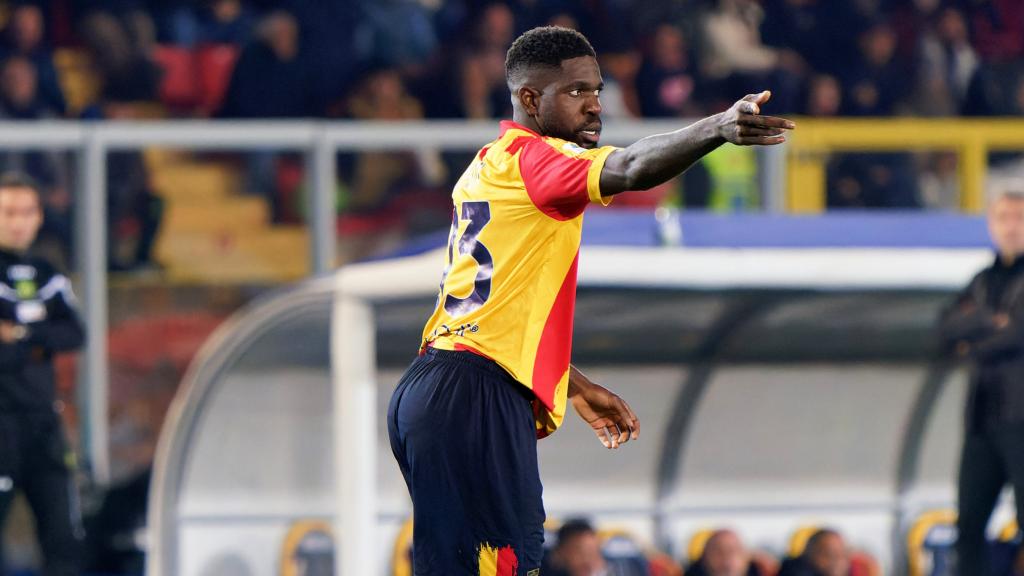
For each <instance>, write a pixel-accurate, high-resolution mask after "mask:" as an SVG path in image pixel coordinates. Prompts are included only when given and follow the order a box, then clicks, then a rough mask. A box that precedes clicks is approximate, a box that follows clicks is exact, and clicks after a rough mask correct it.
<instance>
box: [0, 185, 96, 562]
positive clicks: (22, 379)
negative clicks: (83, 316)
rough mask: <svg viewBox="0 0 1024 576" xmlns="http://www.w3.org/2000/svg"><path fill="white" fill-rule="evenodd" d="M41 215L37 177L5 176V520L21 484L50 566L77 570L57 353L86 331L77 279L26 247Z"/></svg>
mask: <svg viewBox="0 0 1024 576" xmlns="http://www.w3.org/2000/svg"><path fill="white" fill-rule="evenodd" d="M42 221H43V216H42V206H41V202H40V199H39V193H38V191H37V189H36V187H35V184H34V183H33V182H32V181H31V180H30V179H28V178H27V177H25V176H22V175H19V174H14V173H8V174H4V175H2V176H0V527H2V526H3V523H4V520H5V519H6V516H7V512H8V510H9V509H10V505H11V502H12V501H13V499H14V495H15V492H16V491H17V490H21V491H22V492H23V493H24V494H25V496H26V498H27V500H28V503H29V506H30V507H31V508H32V512H33V514H34V515H35V518H36V532H37V534H38V537H39V543H40V545H41V548H42V551H43V559H44V564H45V566H44V571H43V574H44V575H45V576H77V574H78V562H79V560H78V557H79V547H80V544H79V543H80V541H81V539H82V529H81V522H80V519H79V510H78V505H77V496H76V492H75V489H74V485H73V478H72V474H71V468H72V465H73V457H72V455H71V452H70V451H69V450H68V447H67V443H66V442H65V439H64V433H63V429H62V427H61V420H60V415H59V414H58V410H59V408H58V404H57V401H56V395H55V391H54V371H53V361H52V360H53V355H54V353H56V352H62V351H68V350H74V349H76V348H79V347H80V346H81V345H82V342H83V340H84V331H83V329H82V324H81V321H80V320H79V318H78V314H77V313H76V312H75V308H74V296H73V295H72V293H71V283H70V282H69V281H68V279H67V278H66V277H65V276H63V275H62V274H60V273H58V272H57V271H55V270H54V268H53V267H52V266H50V265H49V264H48V263H46V262H44V261H42V260H39V259H36V258H33V257H31V256H28V255H27V253H26V252H27V250H28V248H29V246H31V245H32V242H33V241H34V240H35V237H36V233H37V232H38V231H39V226H40V225H41V224H42ZM2 573H4V563H3V559H2V558H0V574H2Z"/></svg>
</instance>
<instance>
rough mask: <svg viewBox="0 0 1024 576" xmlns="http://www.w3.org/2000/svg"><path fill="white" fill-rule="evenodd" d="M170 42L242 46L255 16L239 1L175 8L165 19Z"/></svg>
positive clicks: (205, 1) (221, 0)
mask: <svg viewBox="0 0 1024 576" xmlns="http://www.w3.org/2000/svg"><path fill="white" fill-rule="evenodd" d="M166 20H167V23H166V24H165V26H166V27H167V28H169V30H168V31H167V32H166V33H165V34H166V35H167V36H168V37H169V40H170V42H171V43H173V44H178V45H181V46H194V45H196V44H204V43H208V44H234V45H237V46H242V45H245V44H246V43H247V42H248V41H249V38H250V36H251V35H252V31H253V28H254V27H255V25H256V15H255V13H254V12H253V10H252V9H251V8H250V7H249V6H247V5H246V4H245V3H244V2H242V0H199V1H197V2H189V3H187V4H184V5H182V6H177V7H175V8H174V9H173V10H172V11H171V14H170V15H169V16H168V17H167V18H166Z"/></svg>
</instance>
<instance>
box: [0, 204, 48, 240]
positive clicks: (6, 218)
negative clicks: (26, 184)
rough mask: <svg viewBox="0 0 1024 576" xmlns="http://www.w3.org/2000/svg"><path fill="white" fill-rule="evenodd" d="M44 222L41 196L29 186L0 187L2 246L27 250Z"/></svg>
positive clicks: (0, 238)
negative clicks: (40, 204) (40, 203)
mask: <svg viewBox="0 0 1024 576" xmlns="http://www.w3.org/2000/svg"><path fill="white" fill-rule="evenodd" d="M42 224H43V210H42V207H41V206H39V197H38V196H37V195H36V193H35V192H34V191H32V190H31V189H29V188H4V189H0V247H2V248H6V249H8V250H15V251H19V252H21V251H24V250H27V249H28V247H29V246H31V245H32V242H34V241H35V239H36V233H37V232H39V227H40V226H41V225H42Z"/></svg>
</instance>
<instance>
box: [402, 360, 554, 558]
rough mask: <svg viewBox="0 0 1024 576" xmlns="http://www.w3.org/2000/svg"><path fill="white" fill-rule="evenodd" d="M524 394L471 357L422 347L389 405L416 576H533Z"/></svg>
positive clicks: (528, 409) (539, 544) (533, 462)
mask: <svg viewBox="0 0 1024 576" xmlns="http://www.w3.org/2000/svg"><path fill="white" fill-rule="evenodd" d="M531 398H532V395H531V392H530V391H529V390H527V389H526V388H525V387H523V386H522V385H521V384H519V383H517V382H516V381H515V380H513V379H512V377H511V376H510V375H509V374H508V373H507V372H505V371H504V370H503V369H502V368H501V367H499V366H498V365H497V364H495V363H494V362H492V361H491V360H488V359H486V358H483V357H481V356H478V355H475V354H473V353H470V352H449V351H446V350H434V349H428V350H427V352H426V353H425V354H423V355H422V356H420V357H419V358H417V359H416V360H415V361H414V362H413V363H412V366H410V367H409V369H408V370H407V371H406V373H405V375H404V376H403V377H402V380H401V381H400V382H399V383H398V387H397V388H396V389H395V392H394V394H393V395H392V397H391V404H390V406H389V407H388V435H389V436H390V439H391V450H392V451H393V452H394V454H395V458H396V459H397V460H398V465H399V466H400V467H401V469H402V475H403V476H405V483H406V485H407V486H408V487H409V494H410V495H411V496H412V504H413V517H414V529H413V574H414V575H415V576H441V575H444V576H452V575H471V576H516V575H518V576H534V575H535V574H537V573H538V572H539V569H540V561H541V554H542V551H543V544H544V526H543V525H544V504H543V502H542V500H541V491H542V488H541V483H540V472H539V470H538V468H537V436H536V432H535V430H534V421H533V408H532V402H531Z"/></svg>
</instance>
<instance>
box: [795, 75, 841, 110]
mask: <svg viewBox="0 0 1024 576" xmlns="http://www.w3.org/2000/svg"><path fill="white" fill-rule="evenodd" d="M842 107H843V89H842V87H841V86H840V85H839V81H838V80H836V78H835V76H830V75H828V74H819V75H817V76H814V77H813V78H811V80H810V82H809V84H808V87H807V98H806V102H805V104H804V107H803V113H804V114H806V115H808V116H818V117H832V116H838V115H839V111H840V110H841V109H842Z"/></svg>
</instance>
